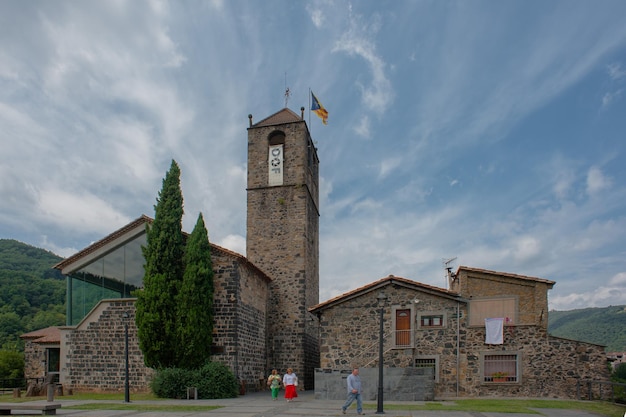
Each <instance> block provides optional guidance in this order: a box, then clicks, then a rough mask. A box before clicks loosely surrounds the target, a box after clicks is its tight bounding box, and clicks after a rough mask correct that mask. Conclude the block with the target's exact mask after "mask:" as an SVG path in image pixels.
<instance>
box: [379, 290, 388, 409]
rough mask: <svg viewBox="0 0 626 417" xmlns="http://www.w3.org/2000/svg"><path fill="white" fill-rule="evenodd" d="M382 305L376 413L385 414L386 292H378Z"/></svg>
mask: <svg viewBox="0 0 626 417" xmlns="http://www.w3.org/2000/svg"><path fill="white" fill-rule="evenodd" d="M376 299H377V300H378V306H379V307H380V333H379V334H378V407H377V409H376V414H385V412H384V411H383V337H384V335H383V313H384V311H385V302H386V301H387V296H386V295H385V293H384V292H382V291H381V292H380V293H378V296H377V297H376Z"/></svg>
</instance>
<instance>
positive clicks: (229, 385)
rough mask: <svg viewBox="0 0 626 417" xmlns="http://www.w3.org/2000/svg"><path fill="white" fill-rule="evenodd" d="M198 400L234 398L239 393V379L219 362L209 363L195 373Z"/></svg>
mask: <svg viewBox="0 0 626 417" xmlns="http://www.w3.org/2000/svg"><path fill="white" fill-rule="evenodd" d="M195 378H196V379H195V385H194V387H197V388H198V398H202V399H211V398H234V397H236V396H237V394H238V393H239V384H238V382H237V378H235V376H234V375H233V373H232V372H231V370H230V369H229V368H228V367H227V366H225V365H224V364H221V363H219V362H207V363H206V364H205V365H204V366H203V367H202V368H200V369H198V370H197V371H195Z"/></svg>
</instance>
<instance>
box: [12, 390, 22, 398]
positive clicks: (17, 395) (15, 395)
mask: <svg viewBox="0 0 626 417" xmlns="http://www.w3.org/2000/svg"><path fill="white" fill-rule="evenodd" d="M21 396H22V390H21V389H19V388H13V398H20V397H21Z"/></svg>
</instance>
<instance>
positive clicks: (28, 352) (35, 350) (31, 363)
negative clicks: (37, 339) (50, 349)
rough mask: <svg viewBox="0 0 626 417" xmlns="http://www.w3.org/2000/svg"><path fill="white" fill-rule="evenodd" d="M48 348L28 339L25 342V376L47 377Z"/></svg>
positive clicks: (27, 377) (29, 377)
mask: <svg viewBox="0 0 626 417" xmlns="http://www.w3.org/2000/svg"><path fill="white" fill-rule="evenodd" d="M45 364H46V348H45V346H42V345H40V344H38V343H33V342H31V341H30V340H26V341H25V343H24V378H26V379H31V378H45V376H46V368H45Z"/></svg>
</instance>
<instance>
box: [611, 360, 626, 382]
mask: <svg viewBox="0 0 626 417" xmlns="http://www.w3.org/2000/svg"><path fill="white" fill-rule="evenodd" d="M613 377H614V378H616V379H617V380H619V381H621V382H626V362H625V363H620V364H619V365H617V366H616V367H615V371H613Z"/></svg>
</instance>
